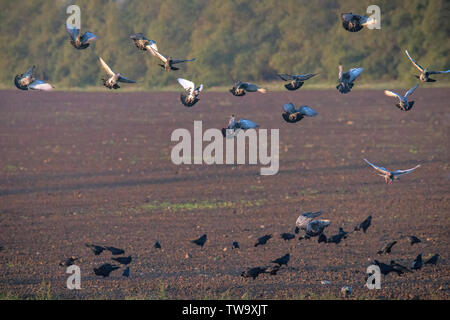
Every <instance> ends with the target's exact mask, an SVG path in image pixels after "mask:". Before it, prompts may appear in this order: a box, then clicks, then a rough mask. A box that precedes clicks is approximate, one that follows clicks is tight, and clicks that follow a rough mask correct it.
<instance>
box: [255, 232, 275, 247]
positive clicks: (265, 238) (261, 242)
mask: <svg viewBox="0 0 450 320" xmlns="http://www.w3.org/2000/svg"><path fill="white" fill-rule="evenodd" d="M270 238H272V235H271V234H266V235H265V236H262V237H261V238H258V242H256V243H255V247H257V246H259V245H264V244H266V243H267V241H268V240H269V239H270Z"/></svg>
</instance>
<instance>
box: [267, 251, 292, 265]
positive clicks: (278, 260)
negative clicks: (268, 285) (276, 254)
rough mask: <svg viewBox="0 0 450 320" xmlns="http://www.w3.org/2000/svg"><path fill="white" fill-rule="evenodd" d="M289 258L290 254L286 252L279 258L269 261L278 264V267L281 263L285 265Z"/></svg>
mask: <svg viewBox="0 0 450 320" xmlns="http://www.w3.org/2000/svg"><path fill="white" fill-rule="evenodd" d="M290 258H291V255H290V254H289V253H287V254H285V255H284V256H282V257H281V258H278V259H275V260H273V261H271V262H273V263H276V264H278V265H279V266H280V267H281V266H282V265H285V266H287V264H288V262H289V259H290Z"/></svg>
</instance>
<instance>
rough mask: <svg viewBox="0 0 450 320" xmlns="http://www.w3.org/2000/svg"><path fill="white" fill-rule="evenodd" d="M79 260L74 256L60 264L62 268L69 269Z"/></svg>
mask: <svg viewBox="0 0 450 320" xmlns="http://www.w3.org/2000/svg"><path fill="white" fill-rule="evenodd" d="M78 259H79V258H75V257H74V256H72V257H70V258H67V259H66V260H65V261H62V262H60V263H59V265H60V266H61V267H69V266H71V265H73V263H74V262H75V261H76V260H78Z"/></svg>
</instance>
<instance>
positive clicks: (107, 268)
mask: <svg viewBox="0 0 450 320" xmlns="http://www.w3.org/2000/svg"><path fill="white" fill-rule="evenodd" d="M119 268H120V267H119V266H116V265H112V264H109V263H105V264H102V265H101V266H100V267H99V268H94V273H95V274H96V275H97V276H102V277H103V278H106V277H109V274H110V273H111V272H112V271H114V270H117V269H119Z"/></svg>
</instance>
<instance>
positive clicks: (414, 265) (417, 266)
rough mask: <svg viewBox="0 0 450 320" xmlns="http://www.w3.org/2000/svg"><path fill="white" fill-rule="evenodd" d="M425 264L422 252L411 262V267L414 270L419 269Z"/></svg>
mask: <svg viewBox="0 0 450 320" xmlns="http://www.w3.org/2000/svg"><path fill="white" fill-rule="evenodd" d="M422 266H423V261H422V254H419V255H418V256H417V257H416V259H414V261H413V262H412V264H411V269H412V270H419V269H420V268H422Z"/></svg>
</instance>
